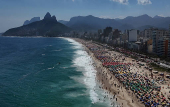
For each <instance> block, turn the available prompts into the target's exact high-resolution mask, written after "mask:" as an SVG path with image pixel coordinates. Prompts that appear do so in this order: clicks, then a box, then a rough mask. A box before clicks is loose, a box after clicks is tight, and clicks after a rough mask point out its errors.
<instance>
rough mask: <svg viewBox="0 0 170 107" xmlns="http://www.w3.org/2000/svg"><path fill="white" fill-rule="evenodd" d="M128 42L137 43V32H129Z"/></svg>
mask: <svg viewBox="0 0 170 107" xmlns="http://www.w3.org/2000/svg"><path fill="white" fill-rule="evenodd" d="M128 40H129V42H132V41H133V42H135V41H137V30H134V29H132V30H130V31H129V39H128Z"/></svg>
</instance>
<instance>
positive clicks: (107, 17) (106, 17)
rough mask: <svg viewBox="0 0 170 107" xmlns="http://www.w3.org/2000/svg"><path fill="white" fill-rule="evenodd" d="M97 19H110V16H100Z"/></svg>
mask: <svg viewBox="0 0 170 107" xmlns="http://www.w3.org/2000/svg"><path fill="white" fill-rule="evenodd" d="M99 18H102V19H112V18H111V17H110V16H100V17H99Z"/></svg>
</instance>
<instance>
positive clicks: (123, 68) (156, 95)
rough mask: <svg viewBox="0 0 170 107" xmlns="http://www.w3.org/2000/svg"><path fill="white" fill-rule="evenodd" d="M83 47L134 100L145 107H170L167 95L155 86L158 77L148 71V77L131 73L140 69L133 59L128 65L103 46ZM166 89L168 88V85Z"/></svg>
mask: <svg viewBox="0 0 170 107" xmlns="http://www.w3.org/2000/svg"><path fill="white" fill-rule="evenodd" d="M84 45H85V46H86V47H87V48H88V49H89V50H90V51H91V52H92V53H93V54H94V57H95V58H97V59H98V60H99V61H101V62H102V65H101V66H103V67H105V68H107V70H108V71H109V72H110V73H111V74H112V75H113V76H114V77H115V78H117V80H118V81H119V83H120V84H121V85H122V86H124V87H125V89H126V90H127V91H128V92H131V93H132V94H133V95H135V96H136V99H138V101H139V102H141V103H143V104H144V105H145V107H158V106H163V107H169V106H170V100H169V98H168V97H165V96H166V94H169V93H163V92H162V91H161V88H162V87H161V86H159V85H158V84H157V82H158V80H157V79H158V77H156V76H155V78H153V72H152V71H148V73H147V74H148V75H145V74H146V73H144V72H142V71H141V72H140V70H137V71H135V72H134V71H133V72H132V68H133V67H136V68H137V69H140V68H141V65H137V64H135V63H136V62H134V61H135V60H134V59H133V60H132V63H130V62H127V61H126V57H125V55H123V54H111V53H109V52H108V50H107V49H106V48H105V47H104V46H100V45H96V44H94V43H86V42H84ZM167 88H169V85H168V87H167ZM132 102H133V101H132Z"/></svg>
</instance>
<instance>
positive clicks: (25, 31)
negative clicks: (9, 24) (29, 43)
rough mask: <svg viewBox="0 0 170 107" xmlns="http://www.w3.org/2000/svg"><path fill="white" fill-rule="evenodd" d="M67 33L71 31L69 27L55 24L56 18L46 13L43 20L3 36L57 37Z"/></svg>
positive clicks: (8, 31)
mask: <svg viewBox="0 0 170 107" xmlns="http://www.w3.org/2000/svg"><path fill="white" fill-rule="evenodd" d="M69 31H71V29H70V28H69V27H67V26H65V25H63V24H61V23H59V22H57V20H56V17H55V16H52V17H51V14H50V13H49V12H48V13H47V14H46V15H45V16H44V19H43V20H40V21H36V22H33V23H30V24H28V25H24V26H21V27H17V28H12V29H9V30H7V31H6V32H5V33H3V36H58V35H59V34H62V33H66V32H69Z"/></svg>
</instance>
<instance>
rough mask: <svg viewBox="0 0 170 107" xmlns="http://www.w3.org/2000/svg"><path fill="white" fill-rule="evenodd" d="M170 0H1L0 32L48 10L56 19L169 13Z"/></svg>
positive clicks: (42, 14) (168, 14)
mask: <svg viewBox="0 0 170 107" xmlns="http://www.w3.org/2000/svg"><path fill="white" fill-rule="evenodd" d="M169 10H170V0H0V33H1V32H5V31H6V30H8V29H10V28H14V27H19V26H22V25H23V23H24V21H25V20H30V19H31V18H33V17H40V18H41V19H43V17H44V15H45V14H46V13H47V12H50V13H51V15H55V16H56V18H57V20H66V21H69V20H70V18H71V17H75V16H87V15H93V16H96V17H100V18H111V19H114V18H125V17H127V16H139V15H143V14H148V15H149V16H151V17H154V16H155V15H159V16H163V17H167V16H170V11H169Z"/></svg>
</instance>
